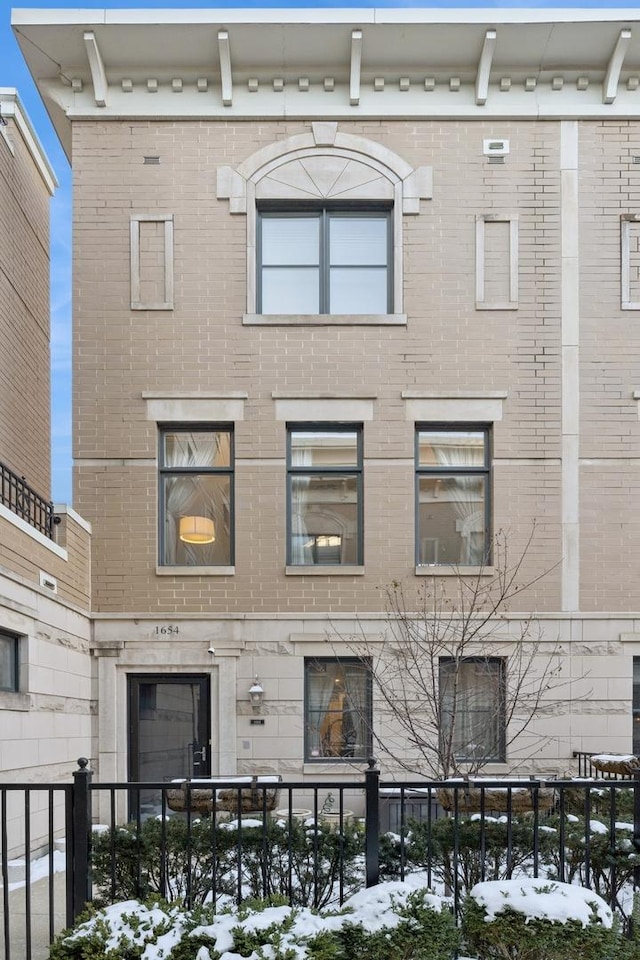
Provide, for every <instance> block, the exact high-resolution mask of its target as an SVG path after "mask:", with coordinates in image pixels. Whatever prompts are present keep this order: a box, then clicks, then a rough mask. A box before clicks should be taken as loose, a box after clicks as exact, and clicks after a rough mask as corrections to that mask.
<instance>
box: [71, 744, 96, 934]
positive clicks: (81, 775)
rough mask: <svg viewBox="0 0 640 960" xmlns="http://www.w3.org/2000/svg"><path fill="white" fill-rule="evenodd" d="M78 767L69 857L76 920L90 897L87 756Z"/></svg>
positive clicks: (74, 786)
mask: <svg viewBox="0 0 640 960" xmlns="http://www.w3.org/2000/svg"><path fill="white" fill-rule="evenodd" d="M78 767H79V769H78V770H74V771H73V793H72V798H71V808H72V819H71V851H72V853H71V857H72V876H71V878H67V883H71V884H72V887H71V889H72V913H73V919H74V920H77V918H78V917H79V915H80V914H81V913H82V911H83V910H84V909H85V908H86V905H87V902H88V901H89V900H90V899H91V872H90V869H89V857H90V837H91V776H92V774H91V770H89V761H88V760H87V759H86V757H80V759H79V760H78Z"/></svg>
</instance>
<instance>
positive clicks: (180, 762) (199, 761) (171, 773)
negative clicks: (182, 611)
mask: <svg viewBox="0 0 640 960" xmlns="http://www.w3.org/2000/svg"><path fill="white" fill-rule="evenodd" d="M210 716H211V710H210V687H209V677H206V676H199V675H193V674H174V675H168V674H141V675H137V676H136V675H131V676H129V779H130V780H133V781H137V782H143V783H151V782H156V783H157V782H159V781H167V780H173V779H178V778H187V777H208V776H210V775H211V756H210V754H211V750H210V744H211V730H210ZM133 799H134V795H133V794H132V800H133ZM134 806H135V805H134ZM160 811H161V795H160V791H159V790H144V791H142V792H141V794H140V815H141V816H142V817H146V816H154V815H157V814H158V813H160ZM133 813H134V815H136V813H137V811H136V810H135V809H134V811H133Z"/></svg>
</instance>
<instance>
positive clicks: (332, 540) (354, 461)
mask: <svg viewBox="0 0 640 960" xmlns="http://www.w3.org/2000/svg"><path fill="white" fill-rule="evenodd" d="M288 439H289V443H288V455H287V464H288V471H287V473H288V527H289V535H288V538H287V563H288V564H289V565H292V566H298V565H299V566H316V565H321V564H361V563H362V553H363V550H362V429H361V427H359V426H354V425H340V426H333V425H328V426H305V425H299V426H290V427H289V435H288Z"/></svg>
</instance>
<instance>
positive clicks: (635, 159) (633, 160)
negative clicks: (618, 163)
mask: <svg viewBox="0 0 640 960" xmlns="http://www.w3.org/2000/svg"><path fill="white" fill-rule="evenodd" d="M631 163H640V156H638V155H637V154H636V156H633V157H631Z"/></svg>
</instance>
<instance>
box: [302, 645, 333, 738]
mask: <svg viewBox="0 0 640 960" xmlns="http://www.w3.org/2000/svg"><path fill="white" fill-rule="evenodd" d="M308 669H309V673H308V681H307V709H308V713H307V730H308V745H309V751H310V753H311V756H317V757H321V756H322V742H321V737H320V728H321V727H322V724H323V722H324V720H325V717H326V714H327V710H328V709H329V704H330V703H331V698H332V696H333V691H334V685H335V671H334V670H333V669H331V667H330V666H329V665H325V664H320V665H318V666H317V667H316V666H314V665H312V666H310V667H309V668H308Z"/></svg>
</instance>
